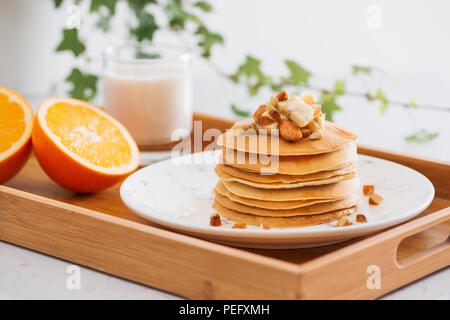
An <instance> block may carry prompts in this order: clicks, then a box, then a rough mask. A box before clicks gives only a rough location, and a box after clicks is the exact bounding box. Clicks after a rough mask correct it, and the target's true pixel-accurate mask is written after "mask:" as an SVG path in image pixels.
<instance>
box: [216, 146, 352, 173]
mask: <svg viewBox="0 0 450 320" xmlns="http://www.w3.org/2000/svg"><path fill="white" fill-rule="evenodd" d="M266 157H268V156H266ZM273 158H274V159H272V162H269V163H264V162H266V161H265V160H266V159H264V158H260V156H259V155H251V156H249V154H248V153H242V152H240V151H235V150H230V149H223V152H222V159H221V163H222V164H226V165H229V166H232V167H234V168H238V169H243V170H246V171H251V172H264V173H278V174H285V175H304V174H310V173H315V172H320V171H328V170H333V169H334V168H336V167H337V166H344V165H349V164H351V163H355V162H356V161H357V154H356V144H354V143H349V144H347V145H345V146H343V147H342V148H340V149H338V150H336V151H333V152H329V153H324V154H319V155H309V156H283V157H281V156H280V157H276V156H273Z"/></svg>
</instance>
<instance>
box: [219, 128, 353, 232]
mask: <svg viewBox="0 0 450 320" xmlns="http://www.w3.org/2000/svg"><path fill="white" fill-rule="evenodd" d="M324 133H325V135H324V137H323V138H322V139H319V140H304V141H300V142H297V143H291V142H287V141H285V140H283V139H281V138H279V137H273V136H272V137H271V136H265V137H264V140H262V139H261V135H260V134H258V133H255V132H253V133H251V134H248V133H245V132H243V131H242V130H229V131H227V132H226V133H225V134H223V135H222V136H221V137H220V138H219V140H218V144H219V145H220V146H222V147H223V154H222V155H223V156H222V159H221V162H220V163H219V164H218V165H217V166H216V168H215V171H216V174H217V175H218V177H219V178H220V180H219V181H218V183H217V185H216V187H215V189H214V193H215V201H214V205H213V207H214V208H215V209H216V210H217V212H218V213H219V214H220V215H221V216H223V217H225V218H227V219H230V220H233V221H236V222H241V223H242V222H243V223H247V224H251V225H258V226H259V225H263V226H268V227H300V226H310V225H316V224H321V223H327V222H331V221H334V220H336V219H338V218H339V217H340V216H342V215H349V214H351V213H352V211H353V210H354V209H355V207H356V205H357V203H358V201H359V198H358V196H357V191H358V188H359V185H360V182H359V179H358V178H357V176H356V162H357V154H356V144H355V141H356V140H357V137H356V136H355V135H354V134H352V133H350V132H348V131H346V130H344V129H342V128H340V127H338V126H336V125H335V124H333V123H331V122H326V126H325V132H324ZM251 135H254V136H253V137H252V136H251ZM255 136H256V137H255ZM255 138H256V140H255ZM271 139H278V140H279V141H277V142H278V147H276V148H274V147H273V144H272V143H271ZM260 140H261V141H260ZM255 141H257V143H255ZM271 148H272V149H273V150H271ZM261 155H263V156H262V157H261ZM267 156H271V157H272V158H271V159H275V160H273V161H276V164H275V165H274V164H273V163H268V161H267V158H268V157H267ZM255 159H256V160H255Z"/></svg>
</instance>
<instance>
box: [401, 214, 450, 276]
mask: <svg viewBox="0 0 450 320" xmlns="http://www.w3.org/2000/svg"><path fill="white" fill-rule="evenodd" d="M419 220H420V221H419ZM449 220H450V208H446V209H443V210H441V211H438V212H436V213H434V214H431V215H428V216H425V217H423V218H419V219H417V220H415V221H412V222H411V223H408V224H405V225H404V227H405V230H403V232H402V233H401V235H399V236H398V237H397V238H396V240H395V241H396V246H395V250H394V251H395V252H394V258H395V262H396V266H397V268H398V269H400V270H402V269H408V268H422V267H426V265H427V264H429V263H430V261H436V259H437V260H441V259H443V260H447V264H450V235H447V238H446V239H445V240H444V241H442V242H440V243H438V244H435V245H433V246H431V247H428V248H426V249H424V250H422V251H419V252H416V253H414V254H412V255H410V256H408V257H406V258H403V259H401V260H398V250H399V248H400V244H401V242H402V241H403V240H405V239H406V238H408V237H411V236H414V235H417V234H419V233H421V232H423V231H425V230H428V229H431V228H434V227H436V226H438V225H441V224H444V223H447V221H449Z"/></svg>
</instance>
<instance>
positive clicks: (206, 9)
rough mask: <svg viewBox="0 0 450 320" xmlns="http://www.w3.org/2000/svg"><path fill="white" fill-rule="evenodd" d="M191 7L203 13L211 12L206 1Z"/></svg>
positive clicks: (195, 3)
mask: <svg viewBox="0 0 450 320" xmlns="http://www.w3.org/2000/svg"><path fill="white" fill-rule="evenodd" d="M193 6H194V7H197V8H199V9H201V10H203V11H204V12H211V11H212V6H211V5H210V4H209V3H208V2H206V1H197V2H194V4H193Z"/></svg>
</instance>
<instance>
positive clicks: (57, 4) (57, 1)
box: [53, 0, 63, 9]
mask: <svg viewBox="0 0 450 320" xmlns="http://www.w3.org/2000/svg"><path fill="white" fill-rule="evenodd" d="M62 3H63V0H53V4H54V5H55V8H56V9H58V8H59V7H61V5H62Z"/></svg>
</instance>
